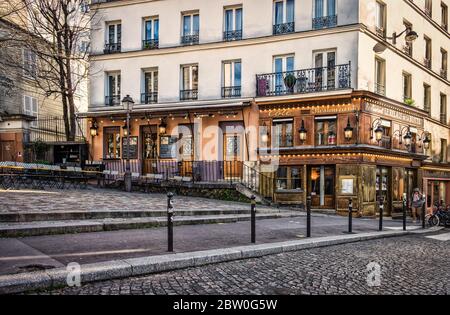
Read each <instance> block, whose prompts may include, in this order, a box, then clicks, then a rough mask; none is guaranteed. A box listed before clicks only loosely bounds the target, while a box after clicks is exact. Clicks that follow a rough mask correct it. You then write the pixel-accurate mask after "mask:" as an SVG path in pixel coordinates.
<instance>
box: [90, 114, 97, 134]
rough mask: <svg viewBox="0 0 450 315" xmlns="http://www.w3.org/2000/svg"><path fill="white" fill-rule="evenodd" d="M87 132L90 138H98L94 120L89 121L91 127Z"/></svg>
mask: <svg viewBox="0 0 450 315" xmlns="http://www.w3.org/2000/svg"><path fill="white" fill-rule="evenodd" d="M89 132H90V134H91V137H92V138H94V137H97V136H98V125H97V120H96V119H95V118H94V119H92V121H91V127H90V128H89Z"/></svg>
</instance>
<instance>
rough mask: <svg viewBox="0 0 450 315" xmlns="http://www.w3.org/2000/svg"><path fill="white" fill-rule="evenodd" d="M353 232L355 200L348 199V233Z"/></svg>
mask: <svg viewBox="0 0 450 315" xmlns="http://www.w3.org/2000/svg"><path fill="white" fill-rule="evenodd" d="M352 233H353V200H352V198H349V200H348V234H352Z"/></svg>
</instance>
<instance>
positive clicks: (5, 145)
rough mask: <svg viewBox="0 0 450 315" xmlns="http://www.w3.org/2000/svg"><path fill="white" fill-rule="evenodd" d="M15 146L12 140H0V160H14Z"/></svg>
mask: <svg viewBox="0 0 450 315" xmlns="http://www.w3.org/2000/svg"><path fill="white" fill-rule="evenodd" d="M15 157H16V146H15V145H14V141H1V142H0V161H15V160H16V158H15Z"/></svg>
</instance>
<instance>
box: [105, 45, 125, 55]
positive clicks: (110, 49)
mask: <svg viewBox="0 0 450 315" xmlns="http://www.w3.org/2000/svg"><path fill="white" fill-rule="evenodd" d="M121 50H122V43H106V44H105V49H104V50H103V52H104V53H105V54H114V53H119V52H121Z"/></svg>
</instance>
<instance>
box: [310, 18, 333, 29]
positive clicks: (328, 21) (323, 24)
mask: <svg viewBox="0 0 450 315" xmlns="http://www.w3.org/2000/svg"><path fill="white" fill-rule="evenodd" d="M336 25H337V15H330V16H322V17H318V18H314V19H313V20H312V27H313V29H314V30H320V29H323V28H330V27H335V26H336Z"/></svg>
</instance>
